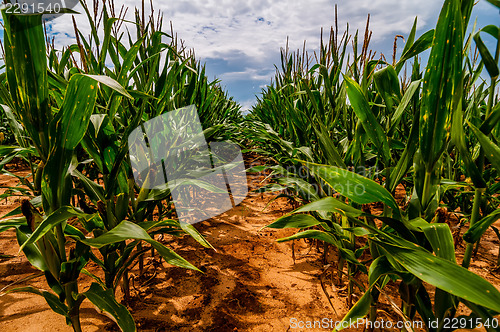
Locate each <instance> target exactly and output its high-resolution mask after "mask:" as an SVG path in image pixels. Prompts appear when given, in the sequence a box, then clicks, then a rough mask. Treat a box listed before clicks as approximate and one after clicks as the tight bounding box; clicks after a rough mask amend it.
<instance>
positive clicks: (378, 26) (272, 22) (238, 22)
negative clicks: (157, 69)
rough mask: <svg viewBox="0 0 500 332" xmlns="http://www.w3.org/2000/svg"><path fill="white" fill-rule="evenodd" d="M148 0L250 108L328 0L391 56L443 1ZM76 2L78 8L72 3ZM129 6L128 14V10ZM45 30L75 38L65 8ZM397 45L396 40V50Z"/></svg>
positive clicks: (314, 33)
mask: <svg viewBox="0 0 500 332" xmlns="http://www.w3.org/2000/svg"><path fill="white" fill-rule="evenodd" d="M88 1H90V0H88ZM152 1H153V7H154V10H155V12H158V11H160V12H161V13H162V14H163V16H164V21H165V23H167V24H164V27H165V29H168V31H166V32H169V30H170V26H169V24H168V22H169V21H171V22H172V25H173V28H174V31H175V32H176V33H177V35H178V37H179V38H181V39H183V40H184V41H185V45H186V46H187V47H188V48H193V49H194V50H195V54H196V57H197V59H199V60H201V61H202V62H204V63H206V70H207V74H208V76H209V78H210V79H214V78H218V79H220V80H221V85H222V86H223V87H225V88H226V90H227V91H228V92H229V94H230V95H232V96H234V98H235V100H236V101H238V102H239V103H240V104H241V105H242V107H243V109H248V108H250V107H251V105H252V103H254V102H255V100H256V98H255V96H256V95H258V94H259V93H260V92H261V90H262V88H263V87H265V85H267V84H269V83H270V82H271V78H272V77H273V76H274V73H275V65H279V61H280V49H281V48H282V47H284V46H285V45H286V41H287V37H288V40H289V46H290V49H292V50H295V49H297V48H300V49H302V46H303V43H304V41H307V43H306V47H307V48H308V50H309V51H311V52H312V51H314V50H316V49H317V48H318V45H319V38H320V31H321V28H322V27H323V28H324V30H325V31H329V29H330V26H332V25H334V24H335V9H334V8H335V5H337V7H338V26H339V30H340V35H341V33H342V32H343V30H344V29H345V27H346V23H347V22H349V26H350V31H351V32H354V31H355V30H356V29H359V30H360V33H362V32H364V29H365V25H366V18H367V15H368V14H370V30H372V31H373V35H372V40H371V44H370V45H371V49H373V50H375V51H378V52H379V53H380V52H381V53H384V54H385V55H386V57H387V59H391V58H392V48H393V42H394V36H395V35H398V34H399V35H403V36H404V37H406V36H407V35H408V33H409V31H410V29H411V27H412V24H413V21H414V18H415V16H418V25H417V35H420V34H422V33H424V32H425V31H427V30H429V29H431V28H433V27H434V26H435V24H436V22H437V17H438V15H439V11H440V9H441V6H442V3H443V1H441V0H420V1H414V0H336V1H335V0H312V1H298V0H275V1H272V0H246V1H238V0H235V1H231V0H218V1H215V0H189V1H186V0H152ZM146 3H148V1H147V2H146ZM122 4H124V5H126V6H129V7H134V6H137V5H140V2H139V1H137V0H133V1H132V0H115V6H116V8H120V6H121V5H122ZM146 7H149V6H148V4H146ZM75 9H76V10H77V11H79V9H78V6H77V7H76V8H75ZM131 9H132V8H130V9H129V14H132V13H133V10H131ZM131 18H132V17H131V16H130V15H129V19H131ZM476 18H477V22H478V27H481V26H485V25H487V24H495V25H498V22H500V13H499V11H498V10H497V9H496V8H495V7H493V6H492V5H491V4H489V3H488V2H487V1H485V0H479V1H478V3H477V5H476V6H475V8H474V11H473V14H472V18H471V23H473V21H474V19H476ZM76 19H77V22H78V24H79V27H80V28H82V29H83V30H84V31H85V29H87V28H86V27H85V17H84V16H83V15H81V18H78V17H76ZM51 31H52V33H53V34H54V36H55V37H56V39H55V42H56V46H58V45H60V46H62V45H68V44H69V43H70V42H74V33H73V28H72V23H71V16H70V15H67V14H66V15H62V16H61V17H59V18H57V19H55V20H53V21H51ZM490 44H491V45H493V42H492V41H491V42H490ZM403 46H404V43H403V42H401V41H399V50H402V48H403Z"/></svg>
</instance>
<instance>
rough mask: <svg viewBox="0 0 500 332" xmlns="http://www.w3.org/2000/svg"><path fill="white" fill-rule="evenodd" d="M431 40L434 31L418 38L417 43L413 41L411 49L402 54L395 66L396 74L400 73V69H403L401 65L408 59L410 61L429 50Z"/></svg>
mask: <svg viewBox="0 0 500 332" xmlns="http://www.w3.org/2000/svg"><path fill="white" fill-rule="evenodd" d="M433 38H434V29H432V30H429V31H427V32H426V33H424V34H423V35H422V36H420V37H419V38H418V39H417V41H415V43H413V44H412V45H411V47H410V48H409V49H408V50H406V51H405V52H404V53H403V55H402V56H401V58H400V59H399V61H398V63H397V64H396V72H397V73H399V72H400V71H401V68H403V65H404V64H405V62H406V61H407V60H408V59H411V58H413V57H414V56H416V55H418V54H420V53H422V52H423V51H425V50H427V49H428V48H430V47H431V45H432V39H433ZM405 48H406V47H405Z"/></svg>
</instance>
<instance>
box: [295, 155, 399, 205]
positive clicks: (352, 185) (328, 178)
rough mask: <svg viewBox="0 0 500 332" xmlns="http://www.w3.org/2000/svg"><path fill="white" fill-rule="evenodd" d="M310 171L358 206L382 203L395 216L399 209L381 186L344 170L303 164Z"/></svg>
mask: <svg viewBox="0 0 500 332" xmlns="http://www.w3.org/2000/svg"><path fill="white" fill-rule="evenodd" d="M305 165H306V166H307V167H308V168H309V169H311V171H312V172H313V173H314V174H316V175H317V176H319V177H320V178H321V179H323V180H324V181H325V182H327V183H328V184H329V185H330V186H331V187H332V188H333V189H335V190H336V191H337V192H339V193H340V194H342V195H343V196H346V197H347V198H349V199H352V200H353V201H354V202H356V203H359V204H368V203H374V202H383V203H384V204H386V205H387V206H389V207H390V208H391V209H392V210H393V211H394V213H395V214H396V215H399V214H400V212H399V207H398V204H397V203H396V201H395V200H394V197H392V195H391V194H390V193H389V192H388V191H387V190H386V189H385V188H384V187H382V186H381V185H379V184H378V183H376V182H375V181H372V180H370V179H368V178H365V177H363V176H361V175H358V174H356V173H354V172H350V171H348V170H345V169H341V168H338V167H335V166H325V165H318V164H312V163H307V162H306V163H305Z"/></svg>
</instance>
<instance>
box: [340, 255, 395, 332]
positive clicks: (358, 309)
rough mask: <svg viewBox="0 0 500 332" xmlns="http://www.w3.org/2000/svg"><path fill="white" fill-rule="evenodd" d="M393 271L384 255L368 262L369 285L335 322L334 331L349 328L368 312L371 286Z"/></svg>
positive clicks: (370, 301) (370, 300) (370, 302)
mask: <svg viewBox="0 0 500 332" xmlns="http://www.w3.org/2000/svg"><path fill="white" fill-rule="evenodd" d="M394 272H395V271H394V269H393V268H392V267H391V265H390V264H389V262H388V260H387V258H386V257H384V256H380V257H378V258H376V259H375V260H374V261H373V262H372V263H371V264H370V269H369V271H368V278H369V280H370V287H369V288H368V289H367V290H366V291H365V293H364V294H363V296H362V297H361V298H360V299H359V300H358V302H356V304H355V305H354V306H353V307H352V308H351V309H350V310H349V312H348V313H347V314H346V315H345V316H344V317H343V318H342V320H341V321H340V322H339V323H338V324H337V328H336V329H335V330H334V331H341V330H343V329H346V328H349V327H351V326H352V324H355V323H356V322H357V321H358V319H361V318H363V317H365V316H366V315H367V314H368V312H369V310H370V306H371V304H372V296H371V291H372V289H373V287H374V286H375V284H376V283H377V282H378V281H379V280H380V278H383V277H384V276H385V275H388V274H393V273H394Z"/></svg>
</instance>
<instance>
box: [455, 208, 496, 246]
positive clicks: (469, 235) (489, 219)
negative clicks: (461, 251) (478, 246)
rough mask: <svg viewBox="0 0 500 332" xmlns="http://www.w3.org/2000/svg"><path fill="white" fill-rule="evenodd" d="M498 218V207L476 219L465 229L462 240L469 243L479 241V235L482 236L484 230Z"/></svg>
mask: <svg viewBox="0 0 500 332" xmlns="http://www.w3.org/2000/svg"><path fill="white" fill-rule="evenodd" d="M498 219H500V209H497V210H495V211H494V212H492V213H490V214H489V215H487V216H486V217H484V218H482V219H481V220H479V221H477V222H476V223H475V224H474V225H473V226H472V227H471V228H469V230H467V232H465V234H464V240H465V241H467V242H469V243H476V242H477V241H479V239H480V238H481V236H483V234H484V232H486V230H487V229H488V228H489V227H490V226H491V225H493V224H494V223H495V221H497V220H498Z"/></svg>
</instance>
